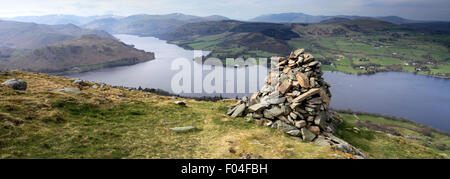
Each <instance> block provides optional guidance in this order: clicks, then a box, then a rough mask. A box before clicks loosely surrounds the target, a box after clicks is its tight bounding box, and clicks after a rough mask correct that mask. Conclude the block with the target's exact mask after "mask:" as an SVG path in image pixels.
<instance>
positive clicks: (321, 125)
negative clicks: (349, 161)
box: [227, 49, 362, 155]
mask: <svg viewBox="0 0 450 179" xmlns="http://www.w3.org/2000/svg"><path fill="white" fill-rule="evenodd" d="M304 52H305V50H304V49H297V50H296V51H294V52H291V54H290V56H289V57H288V58H287V59H286V58H284V57H273V58H272V59H271V67H270V73H269V75H268V77H267V78H266V80H265V85H264V87H263V88H262V89H261V90H260V91H259V92H256V93H254V94H253V95H252V96H251V97H250V99H249V98H248V97H246V96H244V97H243V98H242V100H240V101H238V102H237V103H236V104H234V105H231V106H229V109H228V112H227V114H228V115H230V116H232V117H240V116H245V115H247V116H249V117H252V118H253V119H255V120H257V121H258V122H259V123H260V124H265V125H267V126H271V127H272V128H274V129H279V130H282V131H284V132H285V133H287V134H289V135H291V136H293V137H296V138H300V139H302V140H303V141H306V142H315V143H318V144H323V145H332V146H333V145H337V146H336V147H337V148H338V149H339V148H340V149H341V150H342V151H344V152H347V153H353V154H356V155H359V154H361V155H362V153H360V152H359V150H357V149H355V148H354V147H352V146H351V145H349V144H348V143H346V142H345V141H343V140H341V139H338V138H336V137H334V136H333V135H332V133H333V132H334V131H335V130H336V127H337V125H338V124H340V123H341V122H342V119H341V118H340V117H339V116H338V115H337V114H336V113H335V112H333V111H330V110H329V104H330V98H331V93H330V91H329V87H330V84H328V83H327V82H325V81H324V80H323V78H322V75H323V72H322V70H321V68H320V66H321V63H320V62H319V61H316V60H315V59H314V57H313V56H312V55H311V54H308V53H304Z"/></svg>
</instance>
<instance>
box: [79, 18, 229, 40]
mask: <svg viewBox="0 0 450 179" xmlns="http://www.w3.org/2000/svg"><path fill="white" fill-rule="evenodd" d="M227 19H228V18H226V17H223V16H207V17H199V16H192V15H185V14H179V13H175V14H167V15H145V14H143V15H133V16H128V17H124V18H106V19H99V20H94V21H92V22H90V23H88V24H86V25H84V26H83V27H85V28H88V29H97V30H105V31H107V32H109V33H114V34H133V35H143V36H154V35H158V34H164V33H167V32H170V31H172V30H175V29H176V28H177V27H180V26H182V25H184V24H188V23H193V22H205V21H220V20H227Z"/></svg>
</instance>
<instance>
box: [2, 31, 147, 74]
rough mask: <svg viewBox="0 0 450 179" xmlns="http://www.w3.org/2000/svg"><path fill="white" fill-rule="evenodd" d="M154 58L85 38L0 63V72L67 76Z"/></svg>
mask: <svg viewBox="0 0 450 179" xmlns="http://www.w3.org/2000/svg"><path fill="white" fill-rule="evenodd" d="M154 58H155V57H154V54H153V53H148V52H145V51H142V50H137V49H135V48H134V47H132V46H128V45H126V44H124V43H122V42H120V41H118V40H115V39H111V38H101V37H97V36H94V35H86V36H83V37H80V38H75V39H70V40H66V41H63V42H60V43H56V44H53V45H49V46H46V47H42V48H38V49H35V50H31V51H27V52H24V53H22V54H17V55H13V56H11V57H9V58H7V59H4V60H0V69H3V70H4V69H20V70H26V71H34V72H45V73H70V72H81V71H88V70H93V69H98V68H104V67H112V66H119V65H131V64H136V63H139V62H145V61H149V60H153V59H154Z"/></svg>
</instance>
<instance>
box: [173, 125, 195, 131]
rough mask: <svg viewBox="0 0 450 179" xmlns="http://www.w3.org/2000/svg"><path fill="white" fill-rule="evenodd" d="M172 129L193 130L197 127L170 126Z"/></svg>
mask: <svg viewBox="0 0 450 179" xmlns="http://www.w3.org/2000/svg"><path fill="white" fill-rule="evenodd" d="M169 129H170V130H173V131H188V130H193V129H195V127H194V126H186V127H173V128H169Z"/></svg>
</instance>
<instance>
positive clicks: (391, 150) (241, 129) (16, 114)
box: [0, 71, 449, 159]
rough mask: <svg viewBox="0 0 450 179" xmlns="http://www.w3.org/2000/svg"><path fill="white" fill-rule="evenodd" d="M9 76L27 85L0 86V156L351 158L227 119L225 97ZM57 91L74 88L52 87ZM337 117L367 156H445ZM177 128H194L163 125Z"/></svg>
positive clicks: (4, 75)
mask: <svg viewBox="0 0 450 179" xmlns="http://www.w3.org/2000/svg"><path fill="white" fill-rule="evenodd" d="M11 78H17V79H23V80H25V81H26V82H28V89H27V90H26V91H14V90H12V89H9V88H7V87H5V86H0V96H1V97H0V158H266V159H267V158H352V156H351V155H348V154H343V153H340V152H337V151H334V150H333V149H331V148H327V147H321V146H317V145H315V144H311V143H303V142H301V141H299V140H298V139H297V140H296V139H292V138H290V137H288V136H287V135H286V134H284V133H283V132H281V131H277V130H274V129H270V128H268V127H265V126H260V125H257V124H255V123H254V122H252V121H251V120H248V119H246V118H230V117H228V116H226V114H224V112H225V111H226V109H227V107H226V106H227V105H230V104H232V103H235V101H233V100H223V101H218V102H204V101H195V100H189V99H181V98H180V99H172V98H170V97H165V96H158V95H155V94H151V93H146V92H141V91H135V90H127V89H123V88H113V87H110V86H104V87H99V86H101V85H100V84H94V83H87V85H86V86H77V85H74V84H72V82H73V81H74V80H73V79H67V78H62V77H55V76H50V75H46V74H38V73H29V72H20V71H13V72H0V82H3V81H5V80H7V79H11ZM94 85H95V86H97V88H95V87H94ZM60 88H79V89H81V92H80V93H66V92H59V91H58V90H54V89H60ZM175 101H184V102H186V103H187V105H186V106H180V105H176V104H174V102H175ZM343 117H344V119H345V121H346V123H345V124H344V125H343V126H341V127H340V129H339V131H338V135H339V136H340V137H342V138H343V139H345V140H347V141H349V142H351V143H352V145H354V146H357V147H360V148H362V149H364V152H365V154H366V155H367V156H368V157H369V158H448V156H447V155H446V154H445V153H448V148H447V149H445V148H441V149H445V150H441V149H436V148H433V147H432V146H427V145H426V146H423V145H421V143H422V142H421V141H418V140H414V139H407V138H404V137H389V136H388V135H386V134H385V133H383V132H375V131H374V130H372V129H365V127H360V128H359V129H358V130H354V129H353V126H354V125H355V124H354V121H355V119H352V116H347V115H344V116H343ZM360 118H361V120H374V119H373V118H372V117H370V116H367V117H365V116H364V117H363V116H360ZM375 119H376V120H378V122H380V121H382V122H383V123H395V124H401V125H403V123H401V122H392V121H390V120H385V119H383V118H375ZM247 121H248V122H247ZM405 125H406V123H405ZM408 125H410V124H408ZM184 126H194V127H195V129H194V130H191V131H185V132H177V131H173V130H171V129H170V128H173V127H184ZM402 132H407V131H406V130H405V131H402ZM410 135H412V134H410ZM432 136H434V138H433V139H430V140H432V142H437V140H439V141H440V143H444V144H446V145H448V143H449V138H448V136H444V135H440V134H439V135H438V134H435V133H432ZM424 139H425V140H428V138H424ZM446 145H445V146H446Z"/></svg>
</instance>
